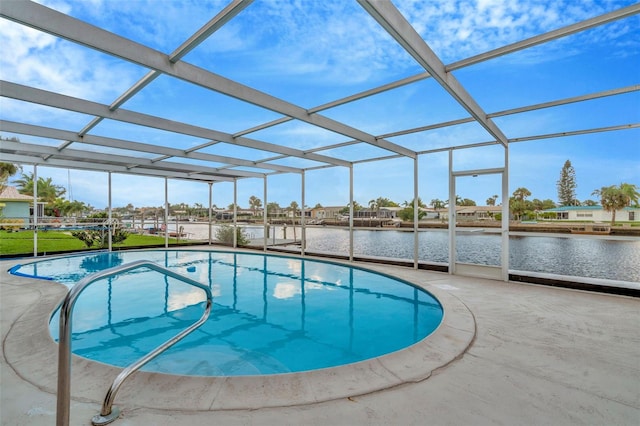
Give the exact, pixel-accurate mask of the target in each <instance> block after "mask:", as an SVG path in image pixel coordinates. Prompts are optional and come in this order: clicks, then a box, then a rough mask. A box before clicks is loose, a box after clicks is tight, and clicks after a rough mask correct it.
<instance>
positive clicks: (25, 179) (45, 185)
mask: <svg viewBox="0 0 640 426" xmlns="http://www.w3.org/2000/svg"><path fill="white" fill-rule="evenodd" d="M15 183H16V186H17V187H18V191H19V192H20V193H21V194H26V195H33V173H30V174H27V175H25V174H23V175H22V177H21V178H20V179H17V180H16V181H15ZM65 192H67V191H66V189H64V188H63V187H62V186H60V185H55V184H54V183H53V180H52V179H51V178H50V177H48V178H46V179H44V178H41V177H40V178H38V199H39V200H41V201H45V202H47V203H52V204H53V202H54V201H55V200H56V199H57V198H59V197H61V196H62V195H64V193H65Z"/></svg>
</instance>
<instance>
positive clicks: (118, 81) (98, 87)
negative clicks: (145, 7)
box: [0, 20, 144, 103]
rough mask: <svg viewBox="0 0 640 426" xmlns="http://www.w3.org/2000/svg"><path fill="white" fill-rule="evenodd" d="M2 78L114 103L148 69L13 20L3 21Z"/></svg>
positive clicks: (0, 37) (0, 36) (0, 33)
mask: <svg viewBox="0 0 640 426" xmlns="http://www.w3.org/2000/svg"><path fill="white" fill-rule="evenodd" d="M0 44H2V46H3V55H2V56H0V70H1V71H0V72H1V75H2V78H3V79H5V80H9V81H12V82H15V83H20V84H25V85H30V86H34V87H38V88H41V89H45V90H51V91H55V92H58V93H63V94H66V95H70V96H75V97H80V98H85V99H91V100H96V101H99V102H104V103H110V102H111V101H113V100H114V99H115V98H116V97H117V96H118V95H119V94H120V93H121V92H122V91H124V90H125V89H126V88H127V87H128V86H130V85H131V84H132V83H133V82H134V81H135V80H136V79H137V78H139V76H140V75H142V73H143V72H144V71H143V70H138V69H137V68H136V67H134V66H132V65H129V64H125V63H122V62H121V61H119V60H117V59H112V58H110V57H107V56H105V55H102V54H100V53H97V52H94V51H90V50H88V49H86V48H83V47H81V46H78V45H75V44H73V43H70V42H67V41H65V40H61V39H58V38H56V37H53V36H50V35H48V34H44V33H41V32H39V31H36V30H33V29H31V28H28V27H25V26H22V25H19V24H16V23H14V22H10V21H6V20H3V21H0Z"/></svg>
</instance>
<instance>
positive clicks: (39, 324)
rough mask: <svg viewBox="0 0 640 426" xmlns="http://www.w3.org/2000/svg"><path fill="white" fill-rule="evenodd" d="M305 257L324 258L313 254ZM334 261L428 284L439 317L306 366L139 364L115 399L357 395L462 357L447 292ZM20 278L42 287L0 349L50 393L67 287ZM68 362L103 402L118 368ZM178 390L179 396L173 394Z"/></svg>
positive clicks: (184, 405) (182, 404)
mask: <svg viewBox="0 0 640 426" xmlns="http://www.w3.org/2000/svg"><path fill="white" fill-rule="evenodd" d="M213 251H215V250H213ZM276 256H277V255H276ZM291 257H300V258H302V257H301V256H291ZM304 258H305V259H309V260H319V261H322V259H315V258H313V257H311V256H305V257H304ZM325 261H326V260H325ZM332 263H337V264H342V265H345V266H357V267H358V268H362V269H365V270H370V271H372V272H376V273H382V274H386V275H390V276H395V277H397V278H400V279H402V280H403V281H407V282H410V283H411V284H413V285H415V286H417V287H420V288H423V289H425V290H427V291H428V292H430V293H431V294H433V295H434V296H435V297H436V298H437V299H438V300H439V302H440V303H441V304H442V306H443V308H444V316H443V320H442V322H441V324H440V325H439V327H438V328H437V329H436V330H435V331H434V332H433V333H432V334H431V335H429V336H428V337H427V338H425V339H423V340H421V341H420V342H418V343H416V344H414V345H412V346H409V347H407V348H405V349H402V350H400V351H396V352H393V353H390V354H386V355H383V356H379V357H376V358H371V359H368V360H364V361H360V362H357V363H353V364H347V365H343V366H338V367H331V368H325V369H320V370H313V371H308V372H298V373H287V374H278V375H270V376H233V377H202V376H176V375H170V374H163V373H151V372H144V371H139V372H137V373H135V374H133V375H132V376H131V377H130V378H129V379H128V380H127V381H126V382H125V383H124V384H123V386H122V388H121V389H120V392H119V393H118V395H117V397H116V401H115V405H117V406H119V407H121V408H122V409H123V410H125V411H126V410H131V409H135V408H139V407H144V408H153V409H158V410H180V411H212V410H232V409H259V408H266V407H285V406H295V405H306V404H314V403H319V402H325V401H330V400H335V399H341V398H349V397H355V396H359V395H364V394H368V393H372V392H377V391H382V390H385V389H389V388H393V387H396V386H400V385H403V384H405V383H412V382H420V381H423V380H426V379H428V378H429V377H430V376H431V375H432V374H433V372H434V371H436V370H438V369H441V368H443V367H446V366H447V365H449V364H450V363H452V362H453V361H455V360H456V359H458V358H459V357H461V355H462V354H464V353H465V352H466V351H467V349H468V348H469V346H470V345H471V344H472V343H473V340H474V338H475V336H476V324H475V320H474V318H473V314H472V313H471V311H470V310H469V309H468V308H467V306H466V305H465V304H464V303H462V302H461V301H460V300H459V299H458V298H457V297H455V296H454V295H452V294H451V293H448V292H446V291H443V290H442V289H439V288H437V287H435V286H433V285H429V284H421V283H419V282H415V280H407V279H406V278H403V277H401V276H398V275H394V274H393V273H390V272H389V271H388V269H386V268H385V269H386V270H385V271H380V270H378V268H375V267H371V265H365V266H363V265H362V264H353V263H348V262H340V261H332ZM3 273H5V272H4V271H3ZM19 279H20V282H21V283H23V284H20V285H28V286H30V287H32V288H35V289H37V290H38V291H39V292H40V294H41V295H40V298H39V300H38V303H37V304H34V305H33V306H30V307H28V308H27V309H26V310H25V311H24V312H23V313H22V315H20V317H19V318H18V319H17V320H16V321H15V322H13V324H11V326H10V329H9V331H8V332H7V335H6V338H5V341H4V351H5V357H6V360H7V363H8V364H9V365H10V366H11V368H13V369H14V370H15V372H16V373H17V374H18V375H19V376H21V377H22V378H23V379H24V380H26V381H28V382H30V383H32V384H33V385H34V386H36V387H38V388H39V389H41V390H43V391H45V392H49V393H52V394H55V393H56V386H57V382H56V380H57V350H58V345H57V343H56V342H54V341H53V339H52V338H51V336H50V334H49V328H48V322H49V318H50V316H51V314H52V312H53V311H54V309H56V307H57V305H58V304H59V302H60V300H61V299H62V298H63V297H64V295H65V294H66V291H67V288H66V287H65V286H63V285H62V284H58V283H52V282H50V281H42V280H37V279H29V278H19ZM23 280H24V281H23ZM71 364H72V369H71V370H72V373H71V396H72V400H75V401H81V402H95V403H98V404H101V403H102V400H103V399H104V396H105V393H106V391H107V389H108V388H109V386H110V385H111V382H112V381H113V379H114V378H115V377H116V376H117V374H118V373H119V372H120V371H121V369H120V368H116V367H113V366H110V365H106V364H102V363H98V362H95V361H91V360H88V359H85V358H80V357H77V356H73V357H72V362H71ZM176 395H180V397H179V398H176Z"/></svg>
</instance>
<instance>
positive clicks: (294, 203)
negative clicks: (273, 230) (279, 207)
mask: <svg viewBox="0 0 640 426" xmlns="http://www.w3.org/2000/svg"><path fill="white" fill-rule="evenodd" d="M299 208H300V206H299V205H298V202H297V201H292V202H291V204H289V207H287V210H289V211H290V212H292V216H293V222H294V223H295V220H296V213H297V212H298V209H299Z"/></svg>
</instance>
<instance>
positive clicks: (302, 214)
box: [294, 170, 307, 256]
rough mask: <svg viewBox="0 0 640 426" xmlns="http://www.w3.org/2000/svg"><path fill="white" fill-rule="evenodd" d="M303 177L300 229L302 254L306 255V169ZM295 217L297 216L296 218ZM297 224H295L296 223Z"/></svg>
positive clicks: (302, 174)
mask: <svg viewBox="0 0 640 426" xmlns="http://www.w3.org/2000/svg"><path fill="white" fill-rule="evenodd" d="M300 176H301V179H302V184H301V186H302V197H301V202H302V206H301V209H300V212H301V218H300V227H301V228H302V230H301V231H300V254H301V255H302V256H304V251H305V249H306V247H305V243H306V238H307V232H306V231H307V230H306V228H305V223H304V218H305V214H306V210H305V207H304V177H305V176H304V170H303V171H302V173H301V175H300ZM294 219H295V218H294ZM294 226H295V225H294Z"/></svg>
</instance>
